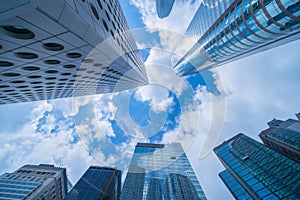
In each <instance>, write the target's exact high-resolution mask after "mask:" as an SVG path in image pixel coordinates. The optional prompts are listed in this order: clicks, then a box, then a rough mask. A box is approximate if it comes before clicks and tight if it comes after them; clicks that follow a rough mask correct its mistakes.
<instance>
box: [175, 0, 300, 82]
mask: <svg viewBox="0 0 300 200" xmlns="http://www.w3.org/2000/svg"><path fill="white" fill-rule="evenodd" d="M299 23H300V2H299V1H297V0H252V1H250V0H232V1H231V0H225V1H216V0H212V1H209V0H204V2H203V3H202V4H201V5H200V7H199V9H198V11H197V12H196V14H195V16H194V18H193V20H192V22H191V24H190V25H189V27H188V30H187V33H188V35H190V36H191V37H192V38H194V39H196V40H197V43H196V44H195V45H194V46H193V47H192V48H191V49H190V50H189V51H188V52H187V53H186V54H185V55H184V56H183V57H182V58H181V59H180V60H179V61H178V62H177V64H176V65H175V66H174V69H175V71H176V72H177V73H178V74H179V75H183V76H184V75H189V74H193V73H196V72H197V71H201V70H205V69H209V68H211V67H216V66H219V65H222V64H225V63H228V62H231V61H233V60H236V59H240V58H242V57H245V56H248V55H251V54H255V53H258V52H261V51H264V50H267V49H270V48H273V47H275V46H278V45H281V44H285V43H287V42H290V41H293V40H296V39H298V38H299V37H300V34H299V31H300V30H299Z"/></svg>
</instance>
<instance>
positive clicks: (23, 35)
mask: <svg viewBox="0 0 300 200" xmlns="http://www.w3.org/2000/svg"><path fill="white" fill-rule="evenodd" d="M1 28H2V30H3V31H4V34H5V35H7V36H10V37H13V38H17V39H24V40H26V39H32V38H34V33H33V32H31V31H30V30H28V29H26V28H24V27H23V26H17V25H12V26H11V25H6V26H1Z"/></svg>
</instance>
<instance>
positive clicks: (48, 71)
mask: <svg viewBox="0 0 300 200" xmlns="http://www.w3.org/2000/svg"><path fill="white" fill-rule="evenodd" d="M57 72H58V71H57V70H54V69H50V70H47V71H45V73H47V74H56V73H57Z"/></svg>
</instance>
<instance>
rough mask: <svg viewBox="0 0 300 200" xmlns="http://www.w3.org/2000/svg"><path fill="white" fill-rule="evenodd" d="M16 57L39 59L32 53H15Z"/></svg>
mask: <svg viewBox="0 0 300 200" xmlns="http://www.w3.org/2000/svg"><path fill="white" fill-rule="evenodd" d="M14 55H15V56H17V57H18V58H23V59H35V58H37V57H38V55H36V54H35V53H30V52H17V53H14Z"/></svg>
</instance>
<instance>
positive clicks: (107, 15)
mask: <svg viewBox="0 0 300 200" xmlns="http://www.w3.org/2000/svg"><path fill="white" fill-rule="evenodd" d="M105 14H106V17H107V19H108V21H110V17H109V14H108V13H107V11H105Z"/></svg>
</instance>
